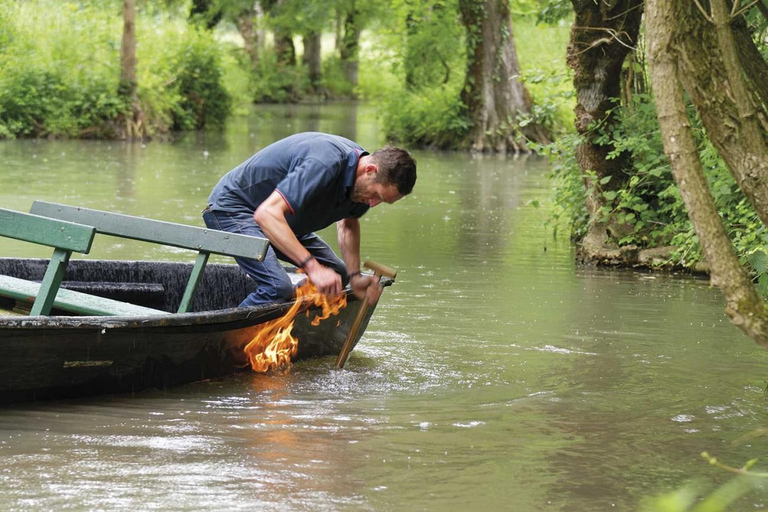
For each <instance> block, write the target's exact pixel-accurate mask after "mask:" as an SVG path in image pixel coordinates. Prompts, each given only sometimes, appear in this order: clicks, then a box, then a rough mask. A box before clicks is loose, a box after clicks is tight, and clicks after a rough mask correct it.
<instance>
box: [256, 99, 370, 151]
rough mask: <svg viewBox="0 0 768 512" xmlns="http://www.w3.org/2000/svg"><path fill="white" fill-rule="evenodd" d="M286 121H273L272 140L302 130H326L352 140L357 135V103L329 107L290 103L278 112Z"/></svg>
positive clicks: (277, 115)
mask: <svg viewBox="0 0 768 512" xmlns="http://www.w3.org/2000/svg"><path fill="white" fill-rule="evenodd" d="M276 117H283V118H284V119H285V121H286V122H285V123H279V122H277V123H275V122H273V123H272V128H273V131H272V139H271V142H274V141H276V140H279V139H282V138H283V137H287V136H288V135H292V134H294V133H300V132H325V133H332V134H335V135H341V136H342V137H346V138H348V139H350V140H355V139H356V137H357V104H356V103H352V102H344V103H340V104H338V105H335V106H334V107H331V108H329V106H328V105H323V104H309V105H306V104H288V105H284V106H283V108H282V110H281V111H280V112H278V113H276Z"/></svg>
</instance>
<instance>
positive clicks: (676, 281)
mask: <svg viewBox="0 0 768 512" xmlns="http://www.w3.org/2000/svg"><path fill="white" fill-rule="evenodd" d="M307 130H320V131H328V132H333V133H338V134H341V135H345V136H347V137H350V138H353V139H355V140H357V141H358V142H359V143H361V144H362V145H363V146H365V147H366V148H368V149H376V148H377V147H379V146H380V145H381V144H382V143H383V142H384V139H383V137H382V135H381V133H380V131H379V127H378V124H377V122H376V117H375V112H374V111H373V110H372V109H371V108H368V107H362V106H361V107H355V106H354V105H348V104H338V105H331V106H323V107H316V106H292V107H285V106H276V107H259V108H258V109H256V110H255V111H254V113H253V115H251V116H249V117H247V118H238V119H234V120H233V121H232V122H231V123H230V125H229V126H228V128H227V130H226V131H225V132H224V133H220V134H195V133H192V134H186V135H184V136H182V137H180V138H179V139H178V140H175V141H169V142H157V141H153V142H148V143H146V144H140V143H124V142H104V141H29V140H20V141H6V142H2V143H0V162H2V166H1V167H0V205H2V207H6V208H13V209H18V210H23V211H25V210H28V209H29V207H30V206H31V204H32V201H33V200H35V199H44V200H49V201H56V202H62V203H66V204H74V205H82V206H86V207H91V208H98V209H106V210H112V211H117V212H121V213H127V214H131V215H141V216H148V217H153V218H158V219H162V220H167V221H172V222H182V223H187V224H194V225H200V226H201V225H202V220H201V218H200V210H202V208H203V207H204V206H205V203H206V197H207V195H208V192H209V191H210V189H211V187H212V186H213V185H214V184H215V183H216V181H217V180H218V179H219V177H220V176H221V175H222V174H223V173H225V172H226V171H228V170H229V169H231V168H232V167H234V166H235V165H237V164H239V163H240V162H241V161H243V160H244V159H245V158H247V157H248V156H250V155H251V154H252V153H253V152H255V151H257V150H258V149H260V148H262V147H264V146H265V145H267V144H269V143H270V142H272V141H274V140H276V139H278V138H280V137H283V136H286V135H289V134H291V133H295V132H299V131H307ZM414 154H415V157H416V159H417V161H418V169H419V179H418V182H417V185H416V188H415V190H414V192H413V194H411V195H410V196H408V197H407V198H405V199H403V200H402V201H400V202H398V203H397V204H396V205H392V206H389V205H382V206H379V207H376V208H374V209H373V210H371V211H370V212H369V213H368V214H367V215H366V216H365V217H364V218H363V219H362V231H363V241H362V255H363V256H364V257H370V258H373V259H376V260H377V261H380V262H382V263H385V264H387V265H391V266H395V267H397V268H398V269H399V274H398V278H397V282H396V284H395V285H394V286H393V287H391V288H388V289H387V290H386V292H385V295H384V296H383V298H382V302H381V304H380V305H379V307H378V309H377V311H376V315H375V317H374V318H373V319H372V321H371V324H370V326H369V328H368V331H367V332H366V334H365V336H364V338H363V340H362V341H361V343H360V344H359V345H358V348H357V349H356V351H355V352H354V353H353V354H352V356H351V358H350V360H349V363H348V364H347V367H346V368H345V370H343V371H335V370H333V364H334V358H332V357H330V358H325V359H320V360H313V361H305V362H301V363H299V364H297V365H295V366H294V368H293V369H292V371H291V372H290V373H289V374H287V375H271V376H262V375H253V374H242V375H238V376H234V377H231V378H227V379H223V380H216V381H209V382H203V383H198V384H193V385H189V386H182V387H178V388H173V389H166V390H154V391H149V392H146V393H141V394H138V395H135V396H108V397H99V398H91V399H83V400H76V401H69V402H51V403H39V404H31V405H25V406H19V407H11V408H5V409H1V410H0V509H3V510H189V511H192V510H248V511H251V510H275V511H277V510H279V511H284V510H300V511H326V510H328V511H331V510H374V511H380V510H381V511H401V510H405V511H409V510H435V511H467V510H469V511H478V512H479V511H485V510H494V511H495V510H509V511H525V512H527V511H539V510H552V511H592V510H595V511H602V510H637V509H638V507H639V505H640V503H641V501H642V500H643V499H644V498H645V497H647V496H653V495H656V494H658V493H661V492H665V491H669V490H672V489H677V488H679V487H681V486H683V485H686V484H688V483H691V482H694V484H695V485H696V486H697V487H696V489H697V490H701V492H704V491H706V490H711V489H712V488H714V487H715V486H717V485H720V484H722V483H724V482H726V481H728V480H729V479H730V478H731V475H729V474H727V473H726V472H724V471H723V470H722V469H719V468H716V467H713V466H710V465H708V464H707V463H706V462H705V461H704V460H703V459H702V458H701V457H700V453H701V452H702V451H705V450H706V451H709V452H710V453H712V454H713V455H716V456H718V458H719V459H720V460H721V461H723V462H725V463H728V464H730V465H734V466H740V465H742V464H743V463H745V462H746V461H747V460H749V459H751V458H754V457H760V456H762V455H764V453H765V448H766V445H765V437H764V436H762V437H761V436H754V437H749V436H750V435H751V434H755V433H758V434H759V433H760V430H759V429H761V428H762V427H763V426H764V425H765V424H766V398H765V395H764V393H763V388H764V387H765V379H766V377H768V373H766V371H765V368H766V362H768V358H767V356H766V353H765V351H764V350H762V349H760V348H759V347H758V346H757V345H756V344H755V343H754V342H752V341H751V340H749V339H748V338H746V337H745V336H743V335H742V334H741V333H740V331H738V330H737V329H736V328H735V327H733V326H732V325H730V324H729V323H728V321H727V318H726V317H725V315H724V313H723V307H724V305H723V300H722V296H721V294H720V292H719V291H717V290H716V289H713V288H710V287H709V284H708V282H707V281H706V280H703V279H700V278H694V277H690V276H681V275H662V274H650V273H641V272H631V271H611V270H599V269H594V268H590V267H581V266H576V265H575V264H574V263H573V260H574V258H573V248H572V247H571V246H570V244H569V242H568V240H567V238H566V237H559V238H553V237H552V233H551V230H550V231H548V230H547V229H546V228H545V226H544V223H545V221H546V219H547V215H548V211H549V207H548V206H547V205H548V204H549V198H550V189H551V184H550V183H549V181H548V180H547V178H546V174H547V170H548V164H547V163H546V162H543V161H541V160H538V159H535V158H514V157H500V156H472V155H468V154H457V153H440V152H430V151H415V152H414ZM532 201H538V202H540V203H541V204H542V206H541V207H538V208H537V207H535V206H534V205H533V204H532ZM323 235H325V238H326V239H327V240H328V241H329V242H331V243H332V244H333V245H334V247H335V246H336V244H335V234H334V231H333V229H332V228H331V229H329V230H326V231H324V232H323ZM0 244H2V251H0V254H2V255H3V256H35V257H47V256H48V255H49V254H50V251H49V250H47V249H44V248H39V247H36V246H31V245H28V244H23V243H17V242H14V241H8V240H2V241H0ZM88 257H95V258H115V259H167V260H176V261H190V262H191V261H193V260H194V254H192V253H189V252H187V251H182V250H178V249H172V248H160V247H157V246H152V245H147V244H142V243H139V242H126V241H121V240H118V239H115V238H109V237H98V238H97V240H96V242H95V244H94V249H93V251H92V253H91V255H89V256H88ZM221 261H227V260H226V259H222V260H221ZM745 436H746V437H745ZM760 467H761V463H758V465H757V468H760ZM762 467H763V470H765V468H766V466H765V465H763V466H762ZM765 507H768V488H766V487H764V486H763V485H762V484H760V483H758V484H756V488H755V490H754V491H753V492H751V493H750V494H748V495H746V496H744V497H742V498H741V499H740V500H739V501H738V502H737V503H736V504H735V505H733V506H732V507H731V508H730V509H729V510H760V509H764V508H765Z"/></svg>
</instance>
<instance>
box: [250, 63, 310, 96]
mask: <svg viewBox="0 0 768 512" xmlns="http://www.w3.org/2000/svg"><path fill="white" fill-rule="evenodd" d="M249 65H250V64H249ZM249 88H250V92H251V98H252V99H253V101H255V102H257V103H287V102H292V101H297V100H298V98H299V97H300V96H301V91H305V90H308V89H309V76H308V73H307V70H306V68H304V67H301V66H284V65H279V64H278V63H277V55H275V53H274V52H272V51H268V52H263V53H262V54H261V55H260V57H259V64H258V66H257V69H256V72H255V73H254V74H252V75H251V83H250V86H249Z"/></svg>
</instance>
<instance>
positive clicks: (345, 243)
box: [203, 132, 416, 307]
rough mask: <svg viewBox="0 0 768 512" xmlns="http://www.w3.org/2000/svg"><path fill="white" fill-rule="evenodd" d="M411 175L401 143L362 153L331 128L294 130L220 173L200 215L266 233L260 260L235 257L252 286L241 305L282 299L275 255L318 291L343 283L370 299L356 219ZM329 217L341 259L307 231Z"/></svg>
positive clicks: (394, 194) (412, 166) (284, 290)
mask: <svg viewBox="0 0 768 512" xmlns="http://www.w3.org/2000/svg"><path fill="white" fill-rule="evenodd" d="M415 182H416V162H415V161H414V160H413V158H412V157H411V155H410V154H409V153H408V152H407V151H405V150H403V149H400V148H396V147H392V146H387V147H384V148H382V149H380V150H379V151H377V152H375V153H373V154H369V153H367V152H366V151H365V150H364V149H363V148H362V147H360V146H359V145H358V144H356V143H354V142H352V141H351V140H348V139H345V138H343V137H339V136H336V135H328V134H324V133H315V132H309V133H299V134H296V135H291V136H290V137H287V138H285V139H283V140H280V141H277V142H275V143H274V144H271V145H269V146H267V147H266V148H264V149H262V150H261V151H259V152H258V153H256V154H255V155H253V156H252V157H251V158H249V159H248V160H246V161H245V162H243V163H242V164H241V165H239V166H238V167H236V168H234V169H233V170H231V171H230V172H229V173H227V174H226V175H224V177H222V178H221V180H219V183H218V184H217V185H216V186H215V187H214V189H213V192H211V195H210V197H209V198H208V207H207V208H206V209H205V211H204V212H203V220H204V221H205V224H206V225H207V226H208V227H209V228H211V229H219V230H223V231H230V232H233V233H242V234H246V235H253V236H259V237H266V238H268V239H269V241H270V245H271V246H270V248H269V250H268V251H267V255H266V257H265V258H264V261H263V262H258V261H256V260H252V259H244V258H236V261H237V263H238V265H240V267H241V268H242V269H243V270H244V271H245V272H246V273H247V274H248V275H249V276H250V277H251V278H253V280H254V281H256V283H257V285H258V287H257V289H256V291H254V292H253V293H251V294H250V295H249V296H248V297H246V299H245V300H244V301H243V302H242V303H241V304H240V306H241V307H245V306H254V305H257V304H266V303H274V302H282V301H285V300H288V299H290V298H291V297H292V295H293V286H292V284H291V281H290V279H289V277H288V275H287V274H286V272H285V270H284V269H283V267H282V265H281V264H280V263H279V262H278V261H277V260H278V259H281V260H283V261H287V262H291V263H294V264H295V265H297V266H298V267H299V268H302V269H303V270H304V272H306V274H307V276H308V277H309V279H310V281H312V283H313V284H314V285H315V286H316V287H317V289H318V291H319V292H320V293H323V294H326V295H337V294H340V293H341V292H342V290H343V288H344V286H346V284H347V282H349V284H350V286H351V287H352V291H353V292H354V294H355V296H357V297H358V298H360V299H362V298H363V296H364V295H365V293H366V290H368V288H370V295H369V296H370V301H371V305H373V304H375V303H376V301H377V300H378V298H379V296H380V295H381V286H380V285H379V283H378V282H375V281H374V279H373V278H372V277H371V276H364V275H362V274H361V273H360V222H359V221H358V219H359V218H360V217H361V216H362V215H363V214H365V212H367V211H368V209H369V208H372V207H374V206H376V205H378V204H380V203H382V202H384V203H390V204H391V203H394V202H395V201H397V200H399V199H401V198H402V197H403V196H405V195H407V194H409V193H410V192H411V190H412V189H413V185H414V184H415ZM333 222H336V223H337V224H336V231H337V236H338V241H339V247H340V249H341V255H342V257H343V259H344V261H343V262H342V260H341V259H339V257H338V256H336V254H334V252H333V250H331V248H330V247H329V246H328V244H326V243H325V242H324V241H323V240H322V239H321V238H320V237H318V236H317V235H316V234H315V233H314V231H317V230H319V229H322V228H325V227H326V226H329V225H330V224H332V223H333Z"/></svg>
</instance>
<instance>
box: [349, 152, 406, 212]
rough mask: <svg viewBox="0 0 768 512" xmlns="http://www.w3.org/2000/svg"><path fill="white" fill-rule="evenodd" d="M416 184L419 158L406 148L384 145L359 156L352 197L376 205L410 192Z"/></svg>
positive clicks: (393, 200)
mask: <svg viewBox="0 0 768 512" xmlns="http://www.w3.org/2000/svg"><path fill="white" fill-rule="evenodd" d="M415 183H416V161H415V160H414V159H413V157H412V156H411V154H410V153H408V152H407V151H406V150H404V149H401V148H397V147H394V146H385V147H383V148H381V149H380V150H378V151H376V152H375V153H373V154H372V155H367V156H364V157H362V158H361V159H360V162H359V163H358V167H357V177H356V179H355V184H354V188H353V190H352V200H353V201H356V202H358V203H365V204H367V205H368V206H371V207H373V206H376V205H377V204H379V203H381V202H385V203H394V202H395V201H397V200H398V199H401V198H402V197H403V196H406V195H408V194H410V193H411V191H412V190H413V186H414V184H415Z"/></svg>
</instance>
